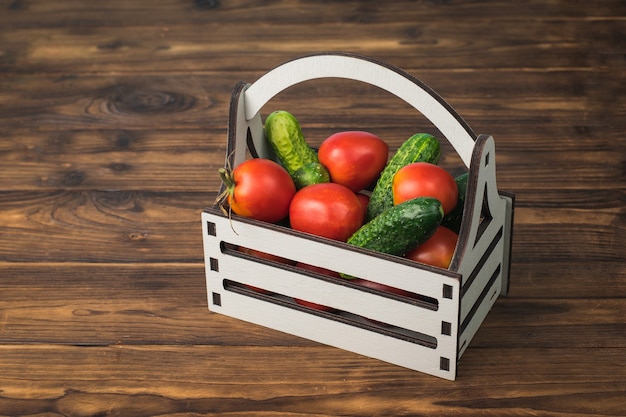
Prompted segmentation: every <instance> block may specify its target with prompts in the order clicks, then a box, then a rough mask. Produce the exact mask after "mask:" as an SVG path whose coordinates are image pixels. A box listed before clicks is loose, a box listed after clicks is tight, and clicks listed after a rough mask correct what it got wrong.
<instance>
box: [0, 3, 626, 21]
mask: <svg viewBox="0 0 626 417" xmlns="http://www.w3.org/2000/svg"><path fill="white" fill-rule="evenodd" d="M0 7H1V8H2V9H5V10H6V13H3V14H2V15H0V16H1V19H0V23H2V26H5V25H6V26H7V27H10V28H15V27H32V26H45V27H50V26H52V27H56V26H60V25H63V26H66V25H72V26H74V25H76V26H88V24H93V25H96V26H97V25H103V24H106V25H109V26H122V27H124V26H134V25H135V24H136V22H137V21H141V22H142V23H144V24H146V25H154V26H159V25H169V24H172V23H177V22H180V21H181V20H182V21H188V22H189V24H190V25H197V24H199V23H202V22H211V23H216V22H242V23H244V22H245V23H248V24H253V23H257V22H258V21H260V20H261V21H265V22H272V23H274V24H280V23H283V22H286V21H287V22H290V23H310V24H315V23H319V22H324V21H345V22H362V23H371V22H415V20H414V14H415V15H418V16H420V17H421V18H420V19H419V20H418V21H419V22H422V21H429V20H430V19H432V18H433V17H440V18H441V17H442V16H445V17H448V18H449V19H456V20H464V19H471V20H472V21H475V22H481V23H482V21H484V20H488V19H489V18H490V14H493V15H496V16H506V17H508V18H509V19H512V20H549V21H551V20H556V19H569V20H579V21H586V20H599V19H609V18H612V17H615V16H619V15H624V13H625V12H624V4H623V2H621V1H619V0H612V1H606V0H605V1H602V2H601V3H599V4H596V5H593V6H590V5H589V4H586V3H574V4H569V3H568V4H567V7H563V4H562V2H559V1H538V0H535V1H528V2H526V3H525V4H517V3H513V4H509V3H499V2H495V3H493V4H490V5H489V13H485V8H484V5H480V4H475V3H471V2H470V3H468V2H463V1H449V2H446V3H445V4H429V3H416V2H414V1H412V0H399V1H394V2H393V3H387V4H367V5H364V4H363V2H362V1H355V0H352V1H342V2H340V3H337V4H336V5H334V7H332V8H330V7H316V5H315V4H314V3H312V2H298V1H293V0H292V1H281V2H263V3H258V2H253V1H249V0H231V1H229V2H227V3H223V2H219V1H195V2H189V3H186V4H184V5H182V6H181V4H180V3H179V2H176V1H174V0H156V1H152V2H151V3H150V7H151V11H152V13H145V9H144V8H143V7H142V6H140V5H136V4H133V3H128V2H125V1H123V0H112V1H108V2H107V3H106V4H93V3H91V2H85V1H81V0H68V1H64V2H62V3H51V2H35V3H28V2H23V1H12V0H3V1H2V2H1V3H0ZM77 16H80V18H77Z"/></svg>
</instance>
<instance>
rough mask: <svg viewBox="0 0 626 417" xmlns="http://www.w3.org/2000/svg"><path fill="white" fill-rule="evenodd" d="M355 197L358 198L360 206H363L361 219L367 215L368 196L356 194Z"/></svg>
mask: <svg viewBox="0 0 626 417" xmlns="http://www.w3.org/2000/svg"><path fill="white" fill-rule="evenodd" d="M356 196H357V197H358V198H359V201H360V202H361V205H362V206H363V217H364V218H365V215H366V214H367V205H368V204H369V202H370V196H369V195H367V194H363V193H356Z"/></svg>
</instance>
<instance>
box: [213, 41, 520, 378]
mask: <svg viewBox="0 0 626 417" xmlns="http://www.w3.org/2000/svg"><path fill="white" fill-rule="evenodd" d="M327 77H338V78H346V79H352V80H356V81H361V82H365V83H369V84H372V85H375V86H378V87H381V88H383V89H384V90H387V91H388V92H390V93H391V94H394V95H396V96H398V97H400V98H401V99H403V100H404V101H406V102H407V103H409V104H410V105H412V106H413V107H414V108H415V109H416V110H418V111H419V112H421V113H422V114H423V115H424V116H426V117H427V118H428V119H429V120H430V121H431V122H432V123H433V124H434V125H435V126H436V127H437V129H439V131H440V132H441V133H442V134H443V135H444V136H445V138H446V139H447V140H448V141H449V142H450V144H451V145H452V146H453V147H454V149H455V150H456V151H457V153H458V154H459V156H460V158H461V160H462V161H463V163H464V164H465V166H466V167H467V168H468V169H469V180H468V188H467V195H466V201H465V214H464V217H463V221H462V225H461V231H460V233H459V242H458V244H457V249H456V251H455V254H454V257H453V260H452V264H451V266H450V268H449V269H448V270H444V269H441V268H436V267H429V266H427V265H422V264H418V263H416V262H412V261H409V260H406V259H403V258H400V257H396V256H389V255H385V254H381V253H374V252H372V251H368V250H363V249H360V248H356V247H353V246H350V245H348V244H345V243H342V242H336V241H331V240H329V239H325V238H320V237H316V236H312V235H309V234H306V233H300V232H297V231H294V230H291V229H289V228H287V227H283V226H279V225H274V224H268V223H264V222H260V221H255V220H252V219H248V218H243V217H240V216H236V215H232V218H229V217H228V216H226V215H224V214H223V213H222V211H221V210H220V209H219V208H218V207H211V208H208V209H206V210H204V212H203V213H202V228H203V229H202V230H203V242H204V256H205V267H206V286H207V295H208V306H209V310H210V311H213V312H216V313H220V314H225V315H228V316H231V317H235V318H238V319H241V320H245V321H248V322H252V323H256V324H259V325H262V326H266V327H270V328H272V329H276V330H279V331H282V332H286V333H290V334H293V335H297V336H301V337H304V338H307V339H310V340H314V341H317V342H321V343H324V344H327V345H331V346H335V347H338V348H341V349H345V350H348V351H352V352H355V353H358V354H362V355H366V356H368V357H372V358H376V359H379V360H383V361H386V362H389V363H393V364H396V365H399V366H403V367H406V368H410V369H413V370H417V371H421V372H425V373H428V374H431V375H435V376H438V377H441V378H446V379H450V380H454V379H455V378H456V376H457V364H458V362H459V359H460V357H461V355H462V354H463V352H464V351H465V350H466V349H467V347H468V344H469V343H470V341H471V339H472V337H473V336H474V335H475V333H476V332H477V330H478V328H479V326H480V325H481V323H482V322H483V320H484V319H485V317H486V316H487V313H488V312H489V310H490V309H491V307H492V305H493V304H494V303H495V301H496V299H497V298H498V296H499V295H501V294H505V293H506V292H507V289H508V281H509V262H510V252H511V234H512V226H513V205H514V198H513V195H512V194H508V193H502V192H499V191H498V188H497V185H496V167H495V162H496V158H495V149H494V146H495V145H494V140H493V138H492V137H491V136H487V135H478V136H477V135H475V134H474V133H472V130H471V129H470V128H469V127H468V126H467V124H466V123H465V122H464V121H463V119H462V118H461V117H460V116H459V115H458V114H457V113H456V112H455V111H454V110H453V109H452V108H451V107H450V106H449V105H448V104H447V103H446V102H445V101H444V100H443V99H442V98H441V97H439V96H438V95H437V94H436V93H434V92H433V91H432V90H431V89H430V88H428V87H427V86H426V85H424V84H423V83H422V82H420V81H419V80H417V79H416V78H414V77H413V76H411V75H410V74H408V73H406V72H403V71H401V70H399V69H398V68H395V67H392V66H389V65H386V64H384V63H381V62H378V61H376V60H373V59H370V58H367V57H362V56H357V55H353V54H344V53H337V54H318V55H311V56H305V57H302V58H299V59H295V60H293V61H289V62H286V63H285V64H283V65H281V66H278V67H277V68H275V69H273V70H272V71H270V72H268V73H267V74H265V75H264V76H262V77H261V78H259V79H258V80H257V81H256V82H255V83H254V84H248V83H240V84H238V85H237V87H236V89H235V91H234V93H233V97H232V101H231V105H230V122H229V129H228V149H227V163H228V164H229V165H230V166H231V167H235V166H237V165H238V164H239V163H241V162H242V161H244V160H245V158H246V157H247V156H246V154H248V155H250V154H251V155H252V156H260V157H271V155H272V152H271V148H270V146H269V144H268V143H267V141H266V140H265V138H264V135H263V123H262V119H261V115H260V110H261V108H262V107H263V106H264V105H265V104H266V103H267V102H268V101H269V100H270V99H272V98H273V97H274V96H275V95H276V94H278V93H279V92H281V91H283V90H284V89H286V88H287V87H289V86H292V85H294V84H296V83H300V82H303V81H309V80H314V79H317V78H327ZM407 137H408V136H407ZM237 247H245V248H250V249H253V250H258V251H262V252H264V253H267V254H272V255H276V256H280V257H283V258H287V259H290V260H292V261H294V262H296V261H297V262H303V263H306V264H310V265H316V266H319V267H323V268H326V269H330V270H333V271H339V272H342V273H346V274H349V275H352V276H355V277H360V278H363V279H367V280H370V281H374V282H378V283H381V284H384V285H387V286H392V287H396V288H399V289H402V290H405V291H410V292H412V293H415V294H418V295H419V297H412V298H407V297H402V296H399V295H393V294H390V293H387V292H381V291H376V290H372V289H368V288H364V287H362V286H359V285H356V284H354V283H352V282H351V281H349V280H345V279H339V278H332V277H329V276H326V275H321V274H317V273H315V272H311V271H305V270H303V269H301V268H296V267H295V266H292V265H288V264H284V263H278V262H273V261H271V260H266V259H260V258H258V257H254V256H250V255H248V254H246V253H244V252H241V251H239V250H235V249H234V248H237ZM250 286H253V287H257V288H261V289H264V290H266V293H261V292H258V291H253V290H251V289H250ZM294 298H298V299H304V300H307V301H310V302H313V303H317V304H322V305H326V306H330V307H333V308H336V309H337V310H338V311H337V312H325V311H318V310H313V309H310V308H307V307H304V306H302V305H300V304H297V303H295V302H294ZM381 323H384V325H383V324H381Z"/></svg>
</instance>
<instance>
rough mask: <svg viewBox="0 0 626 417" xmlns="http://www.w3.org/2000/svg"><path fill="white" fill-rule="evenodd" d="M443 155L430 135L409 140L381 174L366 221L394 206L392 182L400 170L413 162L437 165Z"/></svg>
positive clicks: (415, 135)
mask: <svg viewBox="0 0 626 417" xmlns="http://www.w3.org/2000/svg"><path fill="white" fill-rule="evenodd" d="M440 155H441V145H440V144H439V141H438V140H437V138H435V137H434V136H432V135H429V134H428V133H416V134H414V135H413V136H411V137H410V138H408V139H407V140H406V141H404V143H402V145H401V146H400V147H399V148H398V150H397V151H396V153H395V154H394V155H393V156H392V157H391V159H390V160H389V162H388V163H387V166H386V167H385V169H384V170H383V172H382V173H381V174H380V178H379V179H378V181H377V182H376V186H375V187H374V190H373V191H372V195H371V196H370V202H369V204H368V206H367V216H366V219H365V220H366V221H370V220H372V219H373V218H374V217H376V216H378V215H379V214H381V213H382V212H383V211H385V210H386V209H388V208H390V207H391V206H393V191H392V188H391V187H392V181H393V177H394V176H395V175H396V172H398V170H400V168H402V167H404V166H406V165H408V164H411V163H413V162H420V161H424V162H430V163H431V164H437V163H438V162H439V157H440Z"/></svg>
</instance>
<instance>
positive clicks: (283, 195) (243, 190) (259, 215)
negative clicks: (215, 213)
mask: <svg viewBox="0 0 626 417" xmlns="http://www.w3.org/2000/svg"><path fill="white" fill-rule="evenodd" d="M220 175H221V177H222V181H223V182H224V184H225V185H226V188H227V192H228V194H227V198H228V204H229V205H230V207H231V209H232V210H233V211H234V212H235V213H236V214H239V215H240V216H245V217H251V218H253V219H257V220H262V221H266V222H270V223H275V222H278V221H279V220H282V219H284V218H285V217H287V214H288V213H289V203H290V202H291V199H292V198H293V196H294V194H295V193H296V186H295V184H294V183H293V180H292V179H291V176H289V173H287V171H286V170H285V169H284V168H283V167H281V166H280V165H278V164H277V163H276V162H274V161H270V160H269V159H262V158H254V159H248V160H247V161H244V162H242V163H241V164H239V165H238V166H237V167H236V168H235V169H234V170H233V171H232V173H229V172H228V171H227V170H225V169H223V170H220Z"/></svg>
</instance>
